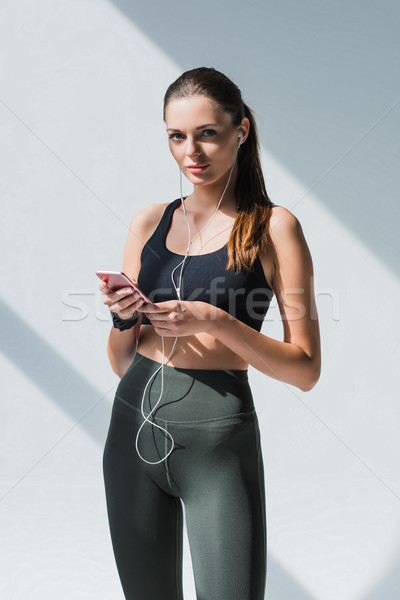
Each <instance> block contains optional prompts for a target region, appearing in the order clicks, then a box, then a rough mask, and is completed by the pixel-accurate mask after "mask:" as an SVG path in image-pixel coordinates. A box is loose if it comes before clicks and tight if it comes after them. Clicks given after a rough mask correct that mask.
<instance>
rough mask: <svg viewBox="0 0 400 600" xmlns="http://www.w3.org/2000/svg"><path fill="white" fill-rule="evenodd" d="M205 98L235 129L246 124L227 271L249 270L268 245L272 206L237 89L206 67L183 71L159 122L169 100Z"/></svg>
mask: <svg viewBox="0 0 400 600" xmlns="http://www.w3.org/2000/svg"><path fill="white" fill-rule="evenodd" d="M199 95H201V96H206V97H207V98H209V99H210V100H211V101H212V102H213V103H214V104H215V105H216V106H217V107H218V108H219V109H220V110H222V111H223V112H226V113H229V114H230V116H231V120H232V125H233V126H234V127H238V126H239V125H240V123H241V122H242V119H243V117H247V118H248V119H249V121H250V130H249V135H248V137H247V139H246V140H245V142H243V143H242V145H241V146H240V149H239V152H238V177H237V180H236V185H235V197H236V208H237V212H238V214H237V216H236V219H235V222H234V224H233V227H232V232H231V235H230V238H229V241H228V256H229V260H228V264H227V267H226V268H227V269H228V270H231V271H238V272H239V271H242V270H243V269H244V270H246V271H249V270H251V268H252V265H253V263H254V261H255V260H256V257H257V254H258V252H260V251H264V250H265V249H266V248H267V247H268V246H269V245H270V235H269V221H270V218H271V212H272V211H271V207H272V205H273V203H272V202H271V200H270V199H269V197H268V194H267V190H266V188H265V182H264V176H263V173H262V168H261V161H260V145H259V140H258V133H257V125H256V122H255V118H254V114H253V111H252V110H251V109H250V108H249V107H248V106H247V105H246V104H245V103H244V102H243V100H242V94H241V91H240V89H239V88H238V87H237V85H235V84H234V83H233V81H231V80H230V79H229V78H228V77H226V75H224V74H223V73H220V71H217V70H216V69H214V68H212V67H210V68H208V67H199V68H197V69H192V70H191V71H185V73H183V74H182V75H181V76H180V77H178V79H176V81H174V82H173V83H171V85H170V86H169V87H168V89H167V91H166V93H165V96H164V109H163V118H164V121H165V110H166V107H167V104H168V102H169V101H170V100H172V99H174V98H182V97H191V96H199Z"/></svg>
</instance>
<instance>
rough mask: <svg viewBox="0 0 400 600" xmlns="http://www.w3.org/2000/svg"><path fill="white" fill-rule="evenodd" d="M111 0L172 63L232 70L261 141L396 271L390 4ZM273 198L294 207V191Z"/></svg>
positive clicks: (394, 53)
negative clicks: (286, 195)
mask: <svg viewBox="0 0 400 600" xmlns="http://www.w3.org/2000/svg"><path fill="white" fill-rule="evenodd" d="M110 1H111V2H112V3H113V4H114V5H115V6H116V7H118V8H119V9H120V10H121V11H122V12H123V13H124V14H125V15H126V17H128V18H129V19H130V20H131V21H132V22H133V23H134V25H135V26H136V27H138V28H139V29H140V30H141V31H142V32H143V33H144V34H146V35H147V36H148V38H150V39H151V41H152V42H154V44H155V45H156V46H158V47H159V48H160V49H161V50H162V51H163V52H164V53H165V54H166V55H168V57H170V58H171V59H172V60H173V61H174V62H175V63H176V64H177V65H178V66H179V68H180V69H181V70H182V72H183V71H185V70H187V69H192V68H194V67H198V66H213V67H215V68H217V69H219V70H221V71H223V72H225V73H226V74H227V75H228V76H229V77H231V78H232V79H233V81H235V82H236V83H237V84H238V85H239V87H240V88H241V89H242V93H243V97H244V100H245V101H246V102H247V103H248V104H249V105H250V106H251V107H252V108H253V109H254V110H255V112H256V117H257V122H258V125H259V129H260V137H261V143H262V145H263V147H265V148H267V149H268V151H269V152H271V154H272V155H273V156H275V157H276V158H277V159H278V160H279V161H280V162H281V163H282V164H283V165H284V167H286V169H288V170H289V171H290V172H291V173H293V175H295V176H296V177H297V179H298V180H300V181H301V182H302V183H303V184H304V186H305V188H306V190H307V191H310V190H311V189H313V190H315V194H316V195H317V196H318V199H319V201H320V202H322V203H323V204H324V206H325V207H326V208H327V209H329V210H330V211H332V213H333V214H334V216H335V217H337V218H338V219H339V220H340V221H341V222H342V224H343V225H344V226H345V227H347V228H349V229H350V230H351V231H352V232H353V233H354V234H355V235H356V236H358V238H359V239H360V240H361V241H362V242H363V243H364V244H365V245H367V246H368V247H370V248H371V247H372V250H373V252H374V253H376V254H377V255H378V257H380V259H381V260H383V261H384V262H385V263H386V264H387V265H388V266H389V267H390V268H391V269H392V270H393V271H394V272H395V273H396V274H397V275H399V274H400V262H399V261H398V258H397V257H398V255H399V250H400V247H399V246H400V237H399V236H398V235H397V228H398V221H399V217H400V204H399V203H398V201H397V197H398V192H399V183H398V176H397V171H398V169H397V163H398V156H399V148H398V133H397V132H398V131H399V125H400V79H399V77H398V73H399V72H400V52H399V51H398V49H399V47H398V23H399V17H400V4H398V3H396V2H395V1H394V0H382V1H381V2H379V3H378V2H371V1H366V2H362V3H360V2H353V3H348V2H346V1H345V0H338V1H336V2H330V3H329V2H317V1H315V0H306V1H303V2H297V1H296V0H282V1H281V2H271V1H267V2H262V1H261V0H260V1H256V2H253V3H251V4H248V5H243V3H242V2H228V1H227V0H222V1H221V2H218V3H215V2H211V0H204V1H203V2H201V3H190V4H188V3H187V2H184V1H183V0H176V1H175V2H174V3H173V4H171V3H169V2H161V1H160V0H158V1H157V0H154V1H153V2H139V1H138V0H129V1H128V0H110ZM149 77H151V73H149ZM170 83H171V81H165V89H166V88H167V86H168V85H169V84H170ZM161 103H162V98H160V107H161ZM157 116H158V115H157ZM267 168H268V167H267ZM265 175H266V183H267V189H268V172H266V173H265ZM272 199H273V200H274V201H275V202H276V203H277V204H281V203H282V204H283V205H285V206H287V207H288V208H289V209H292V210H293V211H294V212H295V210H296V204H297V202H298V201H299V200H300V198H293V197H290V198H285V197H279V198H276V197H274V198H272ZM302 202H303V203H304V202H307V198H306V197H305V198H304V199H303V200H302ZM302 206H304V204H302ZM338 241H339V240H338ZM333 250H334V249H333Z"/></svg>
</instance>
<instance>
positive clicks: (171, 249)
mask: <svg viewBox="0 0 400 600" xmlns="http://www.w3.org/2000/svg"><path fill="white" fill-rule="evenodd" d="M153 208H154V210H155V211H157V217H158V216H159V218H158V220H157V225H156V226H155V227H153V228H152V230H151V231H148V232H146V236H145V237H146V240H147V241H146V244H144V245H143V249H142V255H141V259H142V268H141V270H140V272H139V275H138V282H139V286H140V287H141V288H142V289H143V291H144V292H145V293H147V295H149V296H150V299H152V300H153V299H154V301H156V302H157V301H158V302H160V301H162V300H166V299H176V298H177V296H176V293H175V291H174V289H173V287H172V281H171V272H172V270H173V269H174V267H175V266H177V265H178V264H179V263H180V262H181V261H182V260H183V258H184V255H185V252H186V247H187V242H188V227H187V223H186V220H185V217H184V214H183V210H182V207H181V202H180V199H177V200H175V201H174V202H171V203H167V204H160V205H154V207H153ZM217 216H218V217H219V219H218V221H217V219H214V222H212V223H211V224H210V225H209V227H207V229H205V230H204V233H203V234H201V236H198V237H197V238H196V241H194V242H193V244H192V246H191V248H190V251H189V255H188V256H189V257H190V259H187V260H186V261H185V266H184V270H183V275H182V279H183V286H182V287H183V292H187V293H186V294H185V293H183V294H182V299H183V300H185V298H186V299H189V300H196V299H199V300H201V299H202V298H205V296H204V294H201V293H199V292H200V290H201V289H203V290H204V289H205V287H204V286H207V285H208V278H209V277H210V278H211V281H214V284H213V283H211V285H210V286H209V287H208V288H207V291H208V292H212V293H214V296H213V298H215V300H216V301H213V300H210V301H211V302H212V304H216V305H217V306H218V305H219V303H218V301H219V300H220V301H221V302H222V305H223V307H224V309H225V310H227V312H231V314H234V313H232V311H231V310H228V308H227V307H225V305H224V300H226V298H225V299H224V297H223V295H224V292H223V281H224V278H225V277H227V279H226V281H227V285H230V286H233V287H234V286H235V285H239V284H240V285H246V284H248V283H253V284H254V282H256V283H257V286H263V288H264V291H265V293H267V294H268V297H267V303H266V306H267V309H268V305H269V299H270V298H271V297H272V295H273V292H272V290H271V285H270V283H271V281H272V272H273V261H272V257H271V255H267V254H265V255H264V254H263V255H261V254H260V255H259V261H257V265H255V268H254V270H255V273H254V274H252V275H250V277H252V281H251V282H250V280H247V279H246V277H247V276H246V275H245V274H243V275H241V276H237V275H236V274H234V273H233V272H231V271H229V272H228V271H226V270H225V267H224V266H225V264H226V259H227V247H226V245H227V242H228V239H229V237H230V233H231V229H232V225H233V223H234V220H235V215H234V214H231V215H230V214H228V213H226V214H222V213H221V214H220V213H219V214H218V215H217ZM208 222H209V219H207V220H206V221H205V223H208ZM202 227H203V224H201V225H200V226H199V229H201V228H202ZM196 232H197V230H196V228H195V227H193V225H191V237H192V238H193V237H194V235H195V233H196ZM201 238H203V240H202V239H201ZM202 241H204V243H203V245H201V243H202ZM180 268H181V267H178V268H177V269H176V271H175V279H174V280H175V283H177V282H178V278H179V272H180ZM185 275H186V277H185ZM154 282H156V284H157V283H158V284H159V285H160V284H161V288H160V287H159V288H158V291H157V289H154V287H153V286H154ZM185 282H186V288H185ZM218 282H220V283H221V284H222V288H221V287H220V288H218V286H219V283H218ZM195 284H199V285H200V286H201V285H203V288H202V287H197V285H196V289H194V286H195ZM253 287H254V286H253ZM156 288H157V285H156ZM244 289H245V288H243V287H242V288H240V289H239V290H238V289H236V290H235V289H231V292H232V294H231V296H230V299H233V300H237V301H240V292H241V290H244ZM253 291H255V290H253ZM238 292H239V294H238ZM152 293H153V296H152ZM218 294H222V296H219V297H218ZM211 297H212V296H211V293H209V298H211ZM254 297H256V296H254ZM259 305H260V302H259ZM261 305H262V302H261ZM229 306H231V304H229ZM242 308H243V307H242ZM263 310H264V311H265V308H264V309H263ZM263 310H262V311H261V312H263ZM238 311H239V308H238ZM242 312H243V311H242ZM265 312H266V311H265ZM252 314H253V313H252ZM234 316H236V314H234ZM256 316H257V315H256ZM238 318H239V316H238ZM257 318H262V315H261V317H260V316H257ZM239 320H241V319H240V318H239ZM243 320H244V319H243ZM247 320H248V318H247ZM142 321H144V323H142V325H141V327H140V335H139V341H138V348H137V352H138V353H139V354H141V355H144V356H146V357H147V358H150V359H152V360H155V361H157V362H160V363H161V362H162V361H163V353H162V340H161V336H160V335H158V334H157V333H156V332H155V331H154V328H153V326H152V325H151V324H149V323H150V322H149V321H148V319H147V318H145V317H144V316H143V318H142ZM250 323H255V324H254V326H255V328H257V324H256V322H254V321H253V320H250V321H249V320H248V324H250ZM260 327H261V323H260V324H259V327H258V329H259V328H260ZM174 341H175V338H174V337H164V349H165V357H167V356H168V355H169V353H170V352H171V349H172V346H173V343H174ZM168 364H169V365H171V366H175V367H180V368H188V369H196V368H197V369H243V370H245V369H247V368H248V363H247V362H246V361H244V360H243V359H242V358H241V357H240V356H238V355H237V354H235V353H234V352H232V351H231V350H230V349H229V348H228V347H227V346H225V345H224V344H222V343H221V342H219V341H218V340H217V339H216V338H215V337H214V336H213V335H211V334H209V333H204V332H201V333H197V334H195V335H190V336H182V337H178V340H177V343H176V345H175V348H174V352H173V354H172V356H171V358H170V359H169V361H168Z"/></svg>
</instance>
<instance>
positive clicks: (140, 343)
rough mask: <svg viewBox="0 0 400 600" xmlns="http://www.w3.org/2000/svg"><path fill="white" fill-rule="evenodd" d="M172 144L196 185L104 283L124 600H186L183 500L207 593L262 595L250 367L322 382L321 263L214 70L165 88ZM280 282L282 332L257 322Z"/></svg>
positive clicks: (301, 383)
mask: <svg viewBox="0 0 400 600" xmlns="http://www.w3.org/2000/svg"><path fill="white" fill-rule="evenodd" d="M164 121H165V124H166V129H167V134H168V138H169V148H170V151H171V152H172V155H173V157H174V158H175V160H176V162H177V163H178V165H179V169H180V173H183V174H184V175H185V176H186V177H187V178H188V179H189V181H190V182H191V183H192V184H193V191H192V193H191V194H190V195H189V196H187V197H185V198H183V197H182V194H181V197H180V198H177V199H176V200H174V201H172V202H164V203H155V204H150V205H149V206H146V207H145V208H144V209H142V210H140V211H139V212H138V213H137V214H136V215H135V216H134V217H133V219H132V223H131V227H130V231H129V234H128V239H127V242H126V248H125V254H124V260H123V271H124V272H125V273H126V274H127V275H128V276H129V277H131V278H132V279H134V280H137V281H138V284H139V287H140V289H141V290H142V291H143V292H144V293H145V294H146V295H147V296H148V297H149V299H150V300H151V302H152V303H143V301H142V300H141V299H140V298H139V296H138V294H137V293H136V292H132V288H129V287H127V288H123V289H121V290H118V291H116V292H111V291H110V290H109V289H108V288H107V286H106V285H105V284H104V283H101V284H100V285H99V288H100V290H101V291H102V292H103V294H104V298H103V301H104V303H105V304H106V305H107V306H108V307H109V308H110V310H111V312H112V317H113V324H114V327H113V328H112V330H111V333H110V337H109V341H108V346H107V350H108V356H109V359H110V363H111V366H112V368H113V370H114V371H115V373H116V374H117V375H118V376H119V377H120V378H121V380H120V382H119V385H118V388H117V390H116V395H115V400H114V404H113V410H112V416H111V422H110V427H109V432H108V437H107V442H106V446H105V450H104V461H103V467H104V480H105V489H106V498H107V509H108V517H109V523H110V531H111V537H112V542H113V548H114V553H115V559H116V564H117V568H118V572H119V576H120V579H121V582H122V586H123V590H124V593H125V597H126V598H129V599H131V600H181V599H182V598H183V593H182V539H183V532H182V523H183V520H182V509H183V505H184V507H185V516H186V524H187V533H188V540H189V545H190V552H191V557H192V563H193V572H194V579H195V586H196V593H197V598H198V599H199V600H262V599H263V598H264V593H265V583H266V515H265V487H264V470H263V458H262V451H261V445H260V432H259V425H258V420H257V414H256V410H255V407H254V403H253V397H252V393H251V389H250V387H249V382H248V376H247V369H248V366H249V365H252V366H253V367H255V368H256V369H258V370H259V371H261V372H262V373H265V375H268V376H269V377H273V378H274V379H278V380H280V381H283V382H286V383H288V384H290V385H294V386H296V387H298V388H299V389H301V390H303V391H308V390H311V389H312V388H313V387H314V386H315V384H316V382H317V381H318V379H319V375H320V365H321V357H320V337H319V326H318V319H317V312H316V306H315V298H314V291H313V265H312V259H311V256H310V252H309V249H308V246H307V243H306V241H305V239H304V236H303V232H302V228H301V225H300V223H299V221H298V220H297V218H296V217H295V216H294V215H293V214H292V213H291V212H290V211H289V210H287V209H285V208H283V207H281V206H277V205H274V204H272V202H271V201H270V199H269V198H268V195H267V192H266V189H265V184H264V179H263V175H262V170H261V164H260V158H259V143H258V136H257V129H256V123H255V120H254V116H253V113H252V111H251V110H250V108H249V107H248V106H247V105H246V104H244V102H243V100H242V97H241V92H240V90H239V88H238V87H237V86H236V85H235V84H234V83H233V82H232V81H231V80H230V79H228V78H227V77H226V76H225V75H223V74H222V73H220V72H218V71H216V70H215V69H212V68H198V69H193V70H191V71H187V72H185V73H183V75H181V76H180V77H179V78H178V79H177V80H176V81H175V82H174V83H172V84H171V85H170V87H169V88H168V90H167V92H166V95H165V98H164ZM274 294H275V296H276V299H277V303H278V305H279V310H280V313H281V317H282V322H283V330H284V341H282V342H281V341H277V340H275V339H272V338H270V337H268V336H266V335H264V334H262V333H261V332H260V330H261V326H262V322H263V319H264V317H265V314H266V312H267V310H268V306H269V303H270V301H271V298H272V296H273V295H274Z"/></svg>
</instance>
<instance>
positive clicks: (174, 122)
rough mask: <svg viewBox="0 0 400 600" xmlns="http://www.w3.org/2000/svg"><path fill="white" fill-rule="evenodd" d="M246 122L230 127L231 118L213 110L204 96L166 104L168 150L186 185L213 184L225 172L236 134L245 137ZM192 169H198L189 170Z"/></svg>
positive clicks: (176, 100)
mask: <svg viewBox="0 0 400 600" xmlns="http://www.w3.org/2000/svg"><path fill="white" fill-rule="evenodd" d="M246 121H247V122H248V119H246V118H245V119H243V121H242V124H241V126H240V127H239V128H238V127H234V126H233V125H232V122H231V116H230V115H229V114H228V113H224V112H222V111H220V110H218V109H216V108H215V107H214V106H213V104H212V103H211V102H210V100H209V99H208V98H206V97H205V96H192V97H190V98H175V99H173V100H170V101H169V103H168V104H167V107H166V109H165V124H166V127H167V134H168V137H169V147H170V150H171V153H172V156H173V157H174V158H175V160H176V162H177V163H178V165H179V167H180V169H181V171H182V173H183V174H184V175H185V176H186V177H187V178H188V179H189V181H191V182H192V183H193V184H196V185H206V184H210V183H215V182H217V181H219V180H220V179H221V178H222V177H224V176H225V175H226V174H227V173H228V172H229V170H230V169H231V167H232V164H233V161H234V160H235V155H236V149H237V146H238V144H239V133H240V132H242V133H243V134H244V137H243V140H244V139H245V138H246V137H247V136H246V133H247V127H246V125H247V124H246ZM242 125H243V126H242ZM192 165H199V166H198V168H196V167H192V168H190V167H191V166H192ZM205 165H207V167H206V168H201V167H204V166H205Z"/></svg>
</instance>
